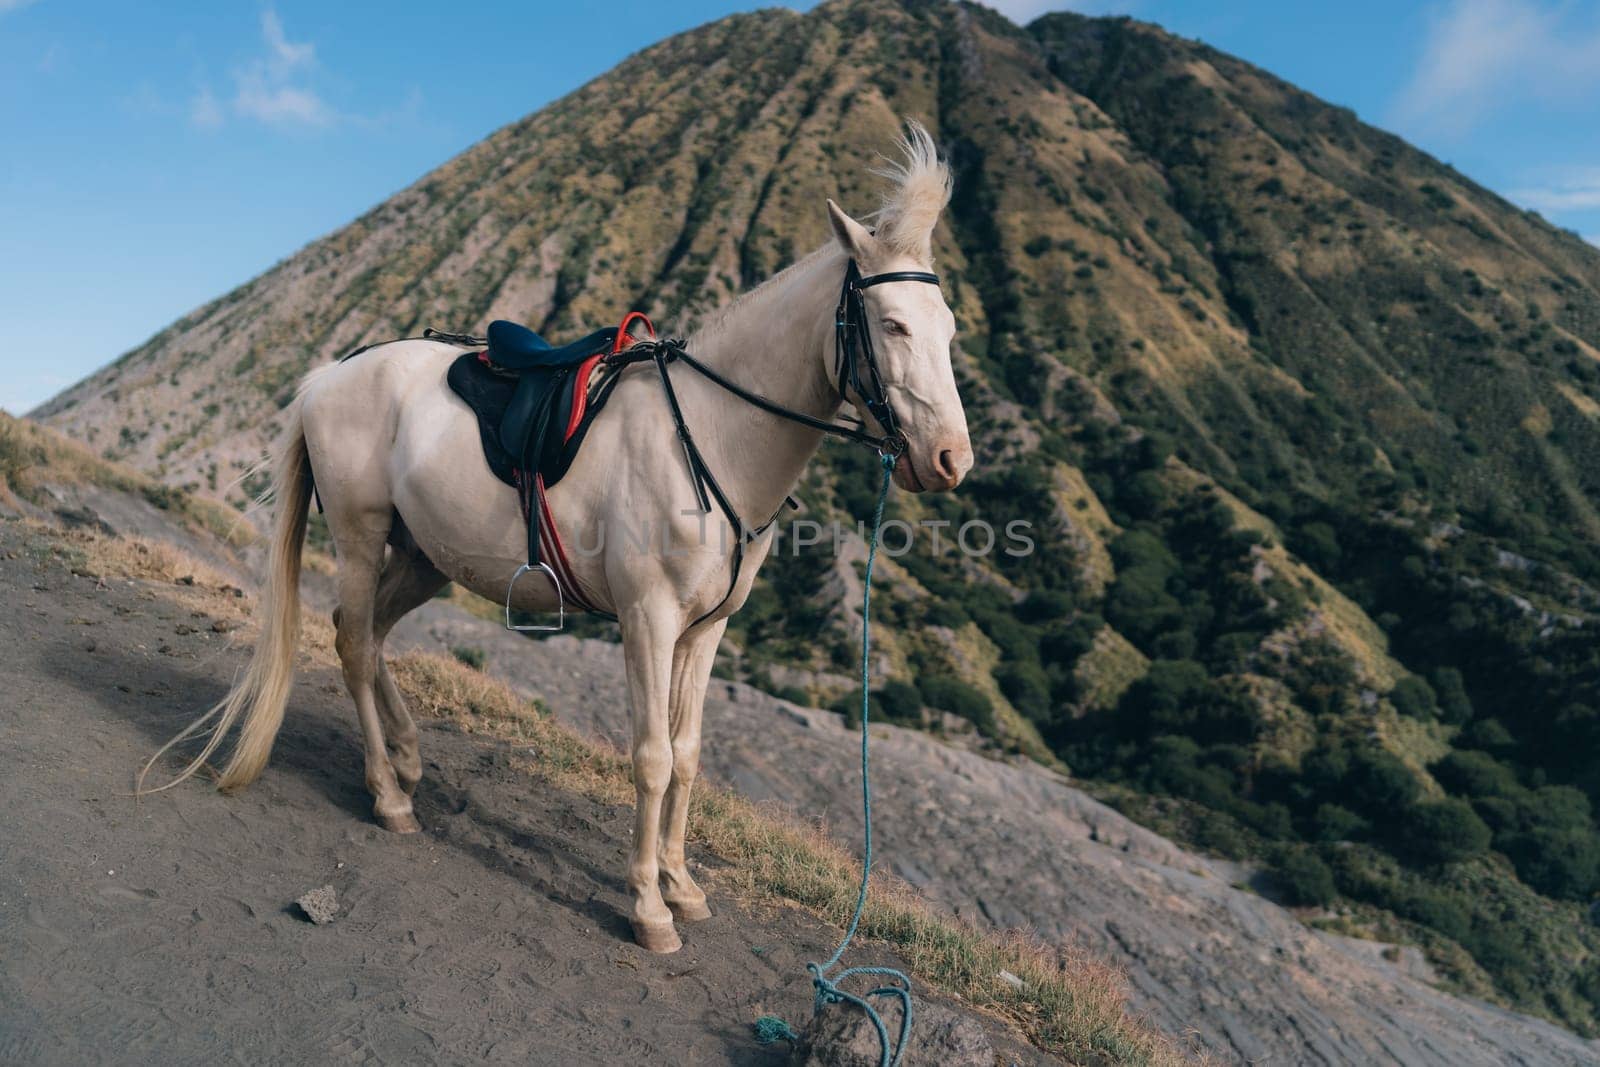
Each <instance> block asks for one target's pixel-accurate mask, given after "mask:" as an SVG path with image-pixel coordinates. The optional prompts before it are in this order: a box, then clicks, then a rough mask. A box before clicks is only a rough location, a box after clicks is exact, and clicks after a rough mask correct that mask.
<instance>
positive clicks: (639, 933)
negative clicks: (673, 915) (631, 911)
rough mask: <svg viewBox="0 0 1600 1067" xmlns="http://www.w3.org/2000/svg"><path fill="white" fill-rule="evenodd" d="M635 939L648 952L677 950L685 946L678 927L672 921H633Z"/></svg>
mask: <svg viewBox="0 0 1600 1067" xmlns="http://www.w3.org/2000/svg"><path fill="white" fill-rule="evenodd" d="M633 939H634V940H635V941H637V942H638V943H639V947H640V948H642V949H644V950H645V951H646V952H660V953H663V954H664V953H668V952H676V951H678V950H679V949H680V948H682V947H683V941H682V940H681V939H679V937H678V931H677V928H676V927H674V926H673V925H672V923H670V922H664V923H647V922H640V921H639V920H638V919H635V920H634V921H633Z"/></svg>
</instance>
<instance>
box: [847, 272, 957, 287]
mask: <svg viewBox="0 0 1600 1067" xmlns="http://www.w3.org/2000/svg"><path fill="white" fill-rule="evenodd" d="M884 282H927V283H928V284H929V285H938V284H939V276H938V275H937V274H929V273H928V272H927V271H925V270H891V271H887V272H886V273H883V274H873V275H870V276H869V277H866V278H862V279H860V280H858V281H857V282H856V288H857V289H865V288H867V287H868V286H873V285H882V284H883V283H884Z"/></svg>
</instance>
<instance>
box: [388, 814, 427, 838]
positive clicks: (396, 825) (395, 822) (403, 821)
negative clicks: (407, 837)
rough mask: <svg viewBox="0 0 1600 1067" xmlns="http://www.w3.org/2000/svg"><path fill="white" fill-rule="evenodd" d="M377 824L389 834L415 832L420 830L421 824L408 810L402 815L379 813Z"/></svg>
mask: <svg viewBox="0 0 1600 1067" xmlns="http://www.w3.org/2000/svg"><path fill="white" fill-rule="evenodd" d="M378 825H379V826H382V827H383V828H384V829H385V830H387V831H389V832H390V833H391V834H415V833H420V832H421V831H422V824H421V823H419V822H418V821H417V817H416V816H415V815H413V814H412V813H411V812H409V811H408V812H406V813H405V814H404V815H380V816H378Z"/></svg>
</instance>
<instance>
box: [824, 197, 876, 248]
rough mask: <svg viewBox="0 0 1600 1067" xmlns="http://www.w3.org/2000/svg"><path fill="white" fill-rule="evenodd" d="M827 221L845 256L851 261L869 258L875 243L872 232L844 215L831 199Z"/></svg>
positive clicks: (842, 210)
mask: <svg viewBox="0 0 1600 1067" xmlns="http://www.w3.org/2000/svg"><path fill="white" fill-rule="evenodd" d="M828 221H829V222H830V223H831V224H832V225H833V235H834V237H836V238H838V240H839V247H840V248H843V249H844V254H845V255H847V256H849V257H850V258H851V259H867V258H869V257H870V255H871V253H872V249H873V245H874V244H875V243H876V242H875V239H874V238H873V236H872V231H870V230H868V229H867V228H866V227H865V226H863V225H861V223H859V222H857V221H856V220H855V219H853V218H851V217H850V216H849V215H846V214H845V213H844V209H843V208H841V207H840V206H839V205H838V204H835V203H834V202H833V201H832V200H831V199H830V200H829V201H828Z"/></svg>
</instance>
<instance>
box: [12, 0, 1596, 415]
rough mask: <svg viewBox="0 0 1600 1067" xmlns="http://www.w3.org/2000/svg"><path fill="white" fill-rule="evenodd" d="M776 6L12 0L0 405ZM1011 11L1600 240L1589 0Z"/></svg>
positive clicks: (1213, 0)
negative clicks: (1201, 64) (1175, 62)
mask: <svg viewBox="0 0 1600 1067" xmlns="http://www.w3.org/2000/svg"><path fill="white" fill-rule="evenodd" d="M755 6H759V5H756V4H740V3H735V2H731V0H686V2H682V0H680V2H674V3H671V4H663V3H659V2H657V3H642V2H590V3H584V4H577V3H569V4H563V5H551V4H528V3H520V4H518V3H509V2H507V3H489V2H478V0H456V2H455V3H452V4H449V5H447V6H440V5H437V4H403V3H397V2H393V0H391V2H387V3H377V2H373V0H341V2H340V3H337V4H328V3H313V2H310V0H272V2H271V3H255V2H221V3H219V2H211V3H200V2H174V3H163V4H127V3H112V2H109V0H0V146H3V147H0V322H4V324H5V333H6V336H7V340H6V342H5V345H4V349H3V350H0V407H3V408H5V409H7V410H9V411H13V412H21V411H26V410H28V409H29V408H31V407H32V406H34V405H35V404H37V403H39V402H40V401H42V400H44V399H46V398H47V397H49V396H50V395H52V394H53V393H55V392H56V391H58V390H59V389H61V388H62V387H64V386H66V385H68V384H70V383H71V382H73V381H75V380H77V379H78V378H80V377H82V376H83V375H85V374H87V373H88V372H89V371H91V370H93V369H94V368H95V367H97V366H99V365H101V364H104V363H106V362H108V361H110V360H111V359H114V358H115V357H116V356H117V355H119V354H121V353H122V352H124V351H126V350H127V349H129V348H131V347H133V346H134V345H137V344H138V343H139V342H141V341H142V340H144V339H145V338H146V337H148V336H149V335H150V334H152V333H154V332H155V331H156V330H159V329H160V328H161V327H163V326H165V325H166V324H167V323H169V322H171V321H172V320H173V319H175V318H177V317H178V316H179V315H182V314H183V313H185V312H187V311H189V310H191V309H193V308H194V307H196V306H198V305H200V304H202V303H204V302H205V301H207V300H209V299H211V298H212V297H214V296H217V295H219V294H221V293H223V292H225V291H226V290H228V289H230V288H232V287H233V286H235V285H237V284H239V283H240V282H243V281H245V280H247V279H248V278H250V277H252V276H253V275H255V274H257V273H258V272H260V271H261V270H263V269H265V268H266V267H268V266H270V265H272V264H273V263H274V262H276V261H277V260H279V259H282V258H284V257H285V256H287V255H289V254H290V253H292V252H293V251H294V250H295V249H297V248H299V247H300V246H301V245H303V244H305V243H306V242H307V241H309V240H312V239H313V238H315V237H317V236H319V235H320V234H323V233H326V232H328V231H329V230H332V229H335V228H337V227H338V226H340V225H342V224H343V223H345V222H348V221H350V220H351V219H352V218H354V217H355V216H356V215H358V214H360V213H361V212H362V211H364V210H366V209H367V208H369V207H371V206H372V205H373V204H375V203H377V202H379V201H381V200H383V199H384V198H385V197H387V196H388V195H389V194H391V193H393V192H394V191H396V190H397V189H400V188H402V187H403V186H405V185H408V184H409V183H410V182H411V181H413V180H414V179H415V178H417V177H419V176H420V175H421V174H422V173H423V172H425V171H426V170H428V169H429V168H431V167H433V166H436V165H437V164H439V163H442V162H443V161H445V160H446V159H449V158H450V157H451V156H453V155H455V154H456V153H457V152H459V151H461V150H462V149H464V148H466V147H467V146H468V145H470V144H472V143H473V142H475V141H477V140H478V139H480V138H482V137H483V136H484V135H485V134H487V133H489V132H490V131H492V130H494V129H495V128H497V127H499V126H501V125H503V124H505V123H507V122H510V121H512V120H514V119H517V118H519V117H521V116H522V115H525V114H527V113H528V112H530V111H533V110H536V109H537V108H539V107H541V106H542V105H544V104H546V103H548V102H549V101H551V100H553V99H555V98H556V97H558V96H560V95H562V94H563V93H565V92H567V91H568V90H570V89H573V88H575V87H577V86H578V85H581V84H582V83H583V82H585V81H587V80H589V79H590V78H593V77H594V76H596V75H598V74H601V73H603V72H604V71H606V70H608V69H609V68H611V67H612V66H614V65H615V64H616V63H617V62H618V61H620V60H621V59H623V58H624V57H625V56H627V55H628V54H630V53H632V52H634V51H637V50H638V49H640V48H642V47H644V46H646V45H648V44H650V43H652V42H654V41H656V40H659V39H660V38H661V37H664V36H666V35H668V34H671V33H675V32H677V31H680V30H684V29H687V28H689V27H692V26H696V25H699V24H701V23H703V22H707V21H710V20H712V19H715V18H718V17H720V16H722V15H725V14H727V13H729V12H731V11H735V10H739V9H742V8H748V7H755ZM802 6H808V5H802ZM992 6H995V7H998V8H999V9H1000V10H1002V11H1004V12H1005V13H1006V14H1007V15H1009V16H1011V17H1012V18H1014V19H1016V20H1017V21H1020V22H1027V21H1029V20H1031V19H1032V18H1034V17H1037V16H1038V15H1040V14H1042V13H1044V12H1046V11H1050V10H1056V9H1061V8H1072V9H1074V10H1079V11H1083V12H1085V13H1088V14H1104V13H1127V14H1131V15H1134V16H1135V17H1138V18H1141V19H1146V20H1148V21H1152V22H1157V23H1160V24H1161V25H1163V26H1166V27H1167V28H1168V29H1170V30H1172V31H1174V32H1176V33H1180V34H1182V35H1183V36H1186V37H1193V38H1199V39H1201V40H1204V41H1206V42H1207V43H1209V44H1212V45H1214V46H1216V47H1218V48H1221V49H1223V50H1225V51H1228V52H1232V53H1234V54H1237V55H1239V56H1242V57H1243V58H1245V59H1247V60H1250V61H1251V62H1253V63H1256V64H1259V65H1261V66H1263V67H1266V68H1267V69H1269V70H1271V71H1273V72H1274V73H1276V74H1278V75H1280V76H1282V77H1284V78H1286V79H1288V80H1289V81H1292V82H1295V83H1296V84H1299V85H1301V86H1303V87H1304V88H1306V89H1309V90H1311V91H1312V92H1314V93H1316V94H1318V95H1319V96H1322V97H1324V98H1325V99H1328V100H1331V101H1333V102H1335V103H1338V104H1343V105H1345V106H1348V107H1351V108H1353V109H1354V110H1355V111H1356V112H1357V113H1358V114H1359V115H1360V116H1361V117H1362V118H1363V119H1365V120H1366V121H1368V122H1372V123H1374V124H1376V125H1379V126H1383V127H1385V128H1388V129H1392V130H1394V131H1395V132H1397V133H1400V134H1401V135H1403V136H1405V137H1406V138H1408V139H1410V140H1411V141H1413V142H1415V143H1417V144H1418V145H1420V146H1421V147H1423V148H1425V149H1427V150H1428V151H1430V152H1432V153H1433V154H1435V155H1437V156H1439V157H1440V158H1442V159H1445V160H1448V161H1449V162H1451V163H1453V164H1455V165H1456V167H1457V168H1459V169H1460V170H1461V171H1463V172H1464V173H1466V174H1467V175H1469V176H1471V177H1473V178H1475V179H1477V180H1478V181H1480V182H1483V183H1484V184H1486V185H1488V186H1489V187H1491V188H1493V189H1495V190H1497V191H1499V192H1501V193H1502V194H1504V195H1506V196H1507V197H1509V198H1510V199H1512V200H1514V201H1515V202H1517V203H1520V204H1522V205H1524V206H1527V207H1532V208H1536V209H1538V210H1539V211H1541V212H1542V213H1543V214H1544V215H1545V216H1546V217H1547V218H1549V219H1551V220H1552V221H1554V222H1557V223H1558V224H1560V225H1562V226H1566V227H1569V228H1571V229H1573V230H1576V231H1577V232H1579V233H1581V234H1584V235H1585V236H1587V237H1589V238H1590V239H1591V240H1594V241H1596V242H1597V243H1600V3H1595V2H1593V0H1583V2H1575V0H1434V2H1425V3H1405V2H1399V0H1392V2H1386V3H1379V2H1374V0H1343V2H1339V3H1331V2H1329V3H1324V2H1318V3H1310V2H1302V3H1284V2H1283V0H1270V2H1269V0H1238V2H1229V0H1120V2H1119V0H1083V2H1078V3H1072V4H1067V3H1061V2H1059V0H1056V2H1051V0H1002V2H999V3H996V4H994V5H992Z"/></svg>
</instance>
